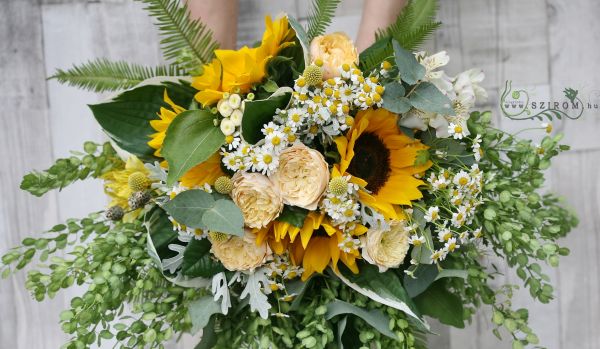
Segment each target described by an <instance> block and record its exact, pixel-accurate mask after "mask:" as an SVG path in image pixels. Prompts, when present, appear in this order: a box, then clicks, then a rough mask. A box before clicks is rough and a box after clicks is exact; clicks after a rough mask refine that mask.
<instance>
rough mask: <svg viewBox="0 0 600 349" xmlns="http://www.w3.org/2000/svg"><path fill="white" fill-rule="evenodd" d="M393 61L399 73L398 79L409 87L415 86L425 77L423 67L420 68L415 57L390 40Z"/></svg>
mask: <svg viewBox="0 0 600 349" xmlns="http://www.w3.org/2000/svg"><path fill="white" fill-rule="evenodd" d="M392 45H393V47H394V59H395V60H396V65H397V66H398V71H399V72H400V79H402V81H404V82H406V83H407V84H409V85H415V84H416V83H417V82H418V81H419V80H421V79H423V77H424V76H425V67H424V66H422V65H421V64H420V63H419V62H418V61H417V58H416V57H415V55H414V54H413V53H412V52H410V51H408V50H405V49H404V48H402V46H400V44H399V43H398V41H396V40H392Z"/></svg>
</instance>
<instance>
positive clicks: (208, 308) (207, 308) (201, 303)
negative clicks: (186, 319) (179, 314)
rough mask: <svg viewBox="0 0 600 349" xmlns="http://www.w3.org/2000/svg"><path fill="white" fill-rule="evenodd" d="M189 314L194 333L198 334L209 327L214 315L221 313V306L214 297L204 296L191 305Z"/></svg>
mask: <svg viewBox="0 0 600 349" xmlns="http://www.w3.org/2000/svg"><path fill="white" fill-rule="evenodd" d="M188 312H189V314H190V318H191V319H192V330H191V331H192V333H197V332H198V331H199V330H201V329H203V328H204V327H206V325H208V321H209V320H210V317H211V316H212V315H213V314H219V313H221V306H220V305H219V303H217V302H216V301H215V300H214V297H213V296H204V297H202V298H200V299H197V300H195V301H193V302H191V303H190V305H189V306H188Z"/></svg>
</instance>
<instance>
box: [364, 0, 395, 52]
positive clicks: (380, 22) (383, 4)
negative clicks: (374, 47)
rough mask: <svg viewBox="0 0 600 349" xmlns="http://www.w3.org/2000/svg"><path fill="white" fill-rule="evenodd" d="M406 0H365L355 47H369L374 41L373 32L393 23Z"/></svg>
mask: <svg viewBox="0 0 600 349" xmlns="http://www.w3.org/2000/svg"><path fill="white" fill-rule="evenodd" d="M406 2H407V0H365V1H364V3H363V13H362V19H361V21H360V28H359V30H358V38H357V40H356V47H357V48H358V51H359V52H361V51H362V50H364V49H366V48H367V47H369V46H370V45H371V44H372V43H373V42H374V41H375V32H376V31H377V30H378V29H382V28H386V27H387V26H389V25H390V24H392V23H394V21H395V20H396V18H397V17H398V14H399V13H400V11H402V9H403V8H404V6H406Z"/></svg>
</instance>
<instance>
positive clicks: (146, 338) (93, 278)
mask: <svg viewBox="0 0 600 349" xmlns="http://www.w3.org/2000/svg"><path fill="white" fill-rule="evenodd" d="M145 237H146V232H145V229H144V227H143V226H142V224H141V222H140V221H135V222H133V223H123V222H117V223H109V222H107V221H105V220H104V219H103V217H102V215H101V214H99V213H95V214H92V215H90V217H87V218H84V219H82V220H68V221H67V222H66V224H61V225H57V226H55V227H54V228H53V229H51V230H50V231H48V233H47V234H45V235H44V236H43V237H42V238H28V239H25V240H24V241H23V246H20V247H17V248H14V249H12V250H11V251H9V252H8V253H7V254H6V255H5V256H4V257H3V258H2V264H4V268H8V267H9V266H10V265H12V264H16V266H15V268H16V269H20V268H23V267H24V266H25V265H26V264H27V263H29V262H30V261H31V260H32V258H33V257H34V255H36V254H37V253H40V254H39V258H40V260H41V261H42V262H45V263H47V264H45V265H40V266H39V267H38V269H36V270H32V271H30V272H29V273H28V275H27V281H26V287H27V289H29V290H30V291H31V293H32V294H33V296H34V297H35V298H36V299H37V300H38V301H41V300H43V299H44V298H45V297H46V296H48V297H51V298H52V297H54V296H55V295H56V294H57V293H58V291H59V290H61V289H63V288H69V287H71V286H73V285H74V284H77V285H79V286H84V287H85V292H84V293H83V294H82V295H81V296H80V297H75V298H73V299H72V300H71V303H70V308H69V309H66V310H65V311H63V312H62V313H61V314H60V321H61V327H62V329H63V331H64V332H65V333H67V334H69V335H71V339H70V340H69V342H68V343H66V344H65V348H69V349H75V348H83V347H90V346H91V345H92V344H93V343H96V345H98V347H102V345H101V344H102V343H103V342H104V341H106V340H109V339H112V338H116V339H117V341H118V342H120V343H121V345H122V347H123V348H138V347H148V348H161V347H162V345H163V344H162V343H163V342H164V341H167V340H169V339H170V338H172V336H173V334H174V333H179V332H183V331H189V330H190V329H191V328H192V323H191V319H190V318H189V315H188V311H187V309H188V308H189V305H190V304H191V303H192V302H194V301H195V300H196V299H198V298H200V297H202V296H203V295H204V294H205V293H204V292H203V291H202V290H195V289H188V290H186V289H184V288H182V287H177V286H174V285H172V284H170V283H168V282H167V281H166V280H165V279H164V277H163V276H162V274H161V272H160V271H159V270H157V269H156V268H155V267H154V265H153V261H152V259H151V257H150V256H149V255H148V254H147V253H146V251H145V244H146V241H145ZM64 249H67V251H68V254H65V255H64V257H63V254H62V253H61V255H60V256H59V255H57V252H58V251H60V250H64ZM127 303H129V304H130V305H131V307H129V309H131V311H132V312H133V314H132V315H131V316H129V315H127V316H126V315H123V311H124V309H125V306H126V304H127Z"/></svg>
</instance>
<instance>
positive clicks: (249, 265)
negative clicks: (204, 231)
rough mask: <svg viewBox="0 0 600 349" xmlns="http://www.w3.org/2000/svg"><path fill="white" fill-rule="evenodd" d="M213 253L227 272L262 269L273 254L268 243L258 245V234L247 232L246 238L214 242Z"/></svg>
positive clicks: (234, 237) (236, 237) (235, 237)
mask: <svg viewBox="0 0 600 349" xmlns="http://www.w3.org/2000/svg"><path fill="white" fill-rule="evenodd" d="M211 252H212V253H213V254H214V255H215V256H216V257H217V258H218V259H219V260H220V261H221V263H223V266H224V267H225V268H226V269H227V270H231V271H237V270H240V271H244V270H254V269H255V268H258V267H260V266H261V265H263V263H264V262H265V261H266V259H267V257H268V256H269V255H270V254H271V249H270V248H269V246H268V245H267V243H266V241H265V242H263V243H262V244H260V245H257V244H256V234H253V233H252V232H250V231H248V230H246V232H245V233H244V236H242V237H239V236H233V237H231V238H229V239H227V240H224V241H214V242H213V244H212V248H211Z"/></svg>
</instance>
